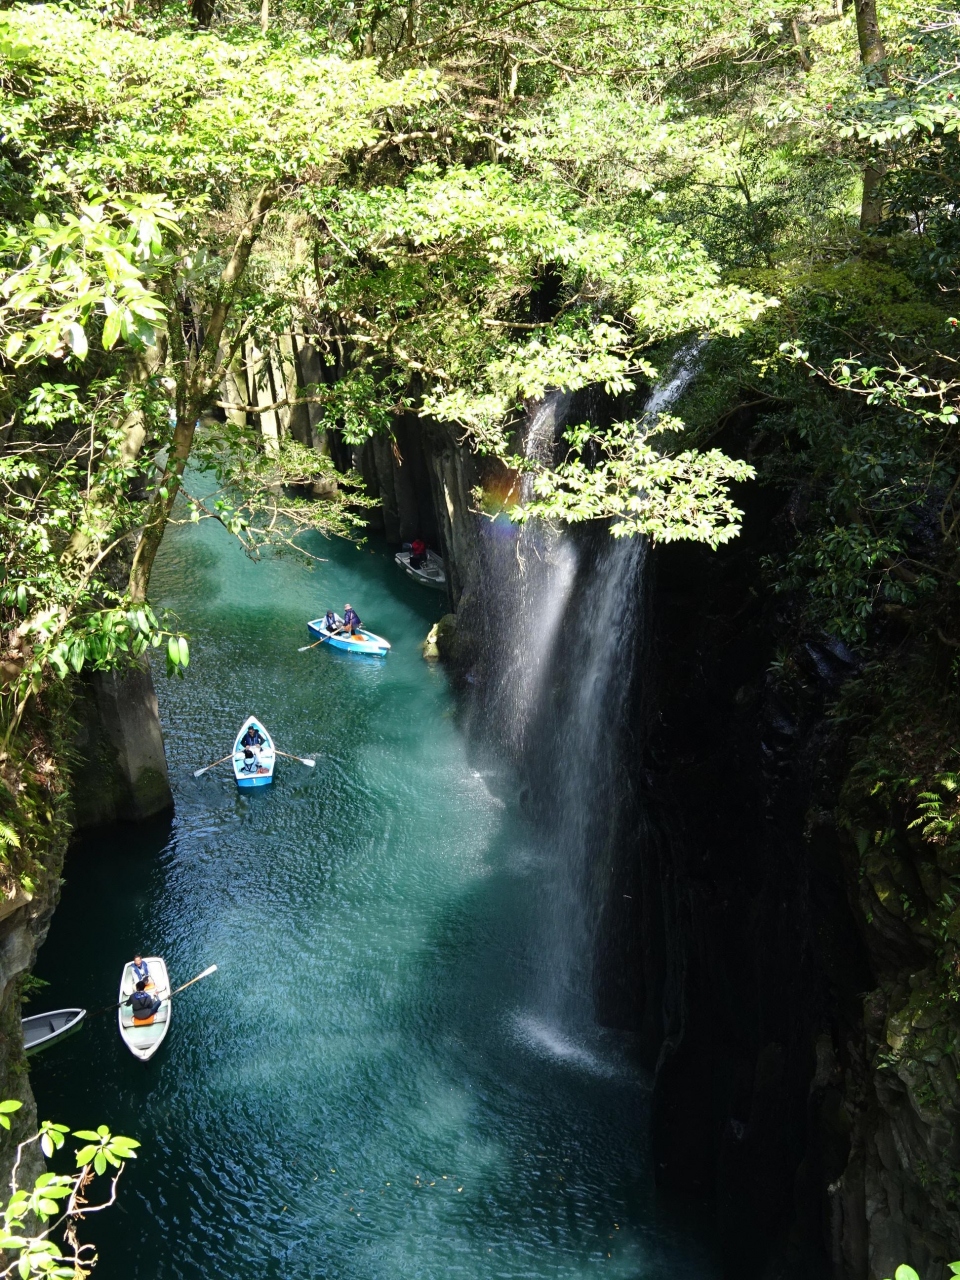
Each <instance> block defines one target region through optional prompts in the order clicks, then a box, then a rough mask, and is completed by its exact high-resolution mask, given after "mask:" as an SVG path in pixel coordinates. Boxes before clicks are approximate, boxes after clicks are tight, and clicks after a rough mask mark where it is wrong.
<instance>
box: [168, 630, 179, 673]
mask: <svg viewBox="0 0 960 1280" xmlns="http://www.w3.org/2000/svg"><path fill="white" fill-rule="evenodd" d="M167 658H168V660H169V662H170V664H171V666H174V667H179V665H180V646H179V644H177V637H176V636H171V637H170V639H169V640H168V641H167Z"/></svg>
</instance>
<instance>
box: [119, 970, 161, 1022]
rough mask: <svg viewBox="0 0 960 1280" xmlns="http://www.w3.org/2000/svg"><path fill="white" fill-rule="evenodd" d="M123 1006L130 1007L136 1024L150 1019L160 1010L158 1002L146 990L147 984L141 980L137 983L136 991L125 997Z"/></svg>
mask: <svg viewBox="0 0 960 1280" xmlns="http://www.w3.org/2000/svg"><path fill="white" fill-rule="evenodd" d="M124 1004H128V1005H130V1007H131V1008H132V1010H133V1016H134V1018H135V1019H136V1020H137V1021H138V1022H139V1021H142V1020H143V1019H144V1018H152V1017H153V1015H154V1014H155V1013H156V1012H157V1010H158V1009H159V1008H160V1001H159V1000H158V999H157V997H156V996H153V995H151V994H150V992H149V991H148V990H147V984H146V982H145V980H144V979H143V978H141V979H140V981H139V982H138V983H137V989H136V991H134V992H133V994H132V995H129V996H127V998H126V1000H125V1001H124Z"/></svg>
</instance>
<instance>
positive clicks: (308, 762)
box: [274, 747, 317, 769]
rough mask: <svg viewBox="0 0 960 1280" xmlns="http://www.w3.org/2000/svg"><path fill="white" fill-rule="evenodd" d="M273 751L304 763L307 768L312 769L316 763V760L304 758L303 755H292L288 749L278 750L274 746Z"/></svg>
mask: <svg viewBox="0 0 960 1280" xmlns="http://www.w3.org/2000/svg"><path fill="white" fill-rule="evenodd" d="M274 751H276V752H277V755H278V756H286V757H287V759H288V760H299V761H300V763H301V764H305V765H306V766H307V768H308V769H312V768H313V766H314V765H315V764H316V763H317V762H316V760H304V758H303V756H292V755H291V754H290V752H289V751H278V750H277V748H276V747H274Z"/></svg>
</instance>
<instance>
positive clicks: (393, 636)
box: [26, 524, 714, 1280]
mask: <svg viewBox="0 0 960 1280" xmlns="http://www.w3.org/2000/svg"><path fill="white" fill-rule="evenodd" d="M311 549H312V550H314V551H315V552H316V553H317V554H319V555H322V556H325V557H326V562H325V563H323V564H320V565H319V566H317V567H316V568H315V569H314V570H311V569H309V568H308V567H307V566H306V565H304V564H303V563H302V562H300V561H298V560H295V559H293V558H289V557H284V558H280V559H275V560H270V561H268V562H265V563H260V564H254V563H252V562H250V561H249V560H247V559H246V558H245V557H244V555H243V554H242V552H241V551H240V549H239V547H238V546H237V545H236V544H234V543H233V542H231V541H230V539H229V538H228V537H227V536H226V535H225V534H224V533H223V531H222V530H220V529H219V528H216V527H214V526H212V525H211V524H204V525H200V526H185V527H181V528H177V529H171V530H170V531H169V532H168V534H167V536H166V538H165V540H164V544H163V547H162V549H161V554H160V557H159V560H158V564H157V569H156V573H155V578H154V592H155V596H156V598H157V601H158V603H160V604H162V605H164V606H166V607H167V608H169V609H171V610H173V611H174V612H175V613H176V614H177V616H178V617H179V619H180V624H181V625H182V627H183V628H184V629H185V630H186V631H187V632H188V633H189V634H190V636H191V653H192V662H191V666H190V669H189V672H188V674H187V676H186V678H185V679H183V680H179V679H176V680H167V679H166V678H165V677H162V676H161V677H160V678H159V679H158V693H159V697H160V705H161V714H162V718H163V723H164V729H165V733H166V741H167V753H168V759H169V764H170V774H171V781H172V785H173V790H174V795H175V799H176V814H175V816H174V818H173V819H172V821H163V822H159V823H155V824H152V825H150V826H147V827H134V826H129V827H117V828H112V829H110V830H106V831H99V832H95V833H90V834H88V835H86V836H84V838H83V839H82V840H80V841H78V842H77V844H76V845H75V846H74V848H73V849H72V850H71V852H70V854H69V857H68V860H67V865H66V870H65V873H64V874H65V879H66V883H65V887H64V890H63V897H62V901H61V904H60V906H59V907H58V909H57V912H56V915H55V917H54V920H53V924H52V927H51V930H50V935H49V938H48V940H47V942H46V944H45V945H44V947H43V948H42V950H41V952H40V958H39V962H38V965H37V970H36V972H37V975H38V976H39V977H42V978H44V979H46V980H47V981H48V982H49V983H50V986H49V987H47V988H45V989H44V990H43V991H42V992H41V993H40V994H39V995H37V996H35V997H34V998H33V1000H32V1002H31V1003H30V1004H29V1005H28V1006H27V1009H26V1012H28V1013H31V1012H39V1011H41V1010H42V1009H43V1008H54V1007H57V1006H60V1005H69V1004H76V1003H82V1004H84V1005H86V1006H87V1008H89V1009H94V1008H97V1007H98V1006H100V1005H102V1004H105V1003H107V1002H108V1001H109V1000H110V999H111V998H112V997H113V995H114V993H115V991H116V988H117V983H118V980H119V973H120V968H121V965H122V963H123V961H124V960H126V959H127V958H129V957H130V956H131V955H132V954H133V953H134V952H135V951H137V950H139V951H141V952H143V954H153V953H160V954H163V955H164V956H165V957H166V960H167V964H168V966H169V968H170V971H171V977H172V979H173V981H174V982H175V983H176V982H182V981H185V980H186V979H187V978H189V977H191V976H192V975H193V974H195V973H197V972H198V971H199V970H200V969H202V968H204V967H205V966H206V965H208V964H210V963H216V964H217V965H219V972H218V973H217V974H216V975H215V976H214V977H212V978H210V979H208V980H207V981H205V982H203V983H200V984H199V985H198V986H196V987H194V988H191V989H190V990H189V991H188V992H185V993H184V995H183V996H182V997H178V998H177V1000H176V1005H175V1010H174V1018H173V1025H172V1028H171V1032H170V1035H169V1036H168V1038H167V1040H166V1042H165V1044H164V1045H163V1047H162V1049H161V1051H160V1053H159V1054H158V1055H157V1057H156V1059H154V1061H152V1062H151V1063H149V1064H148V1065H144V1064H141V1063H139V1062H136V1061H135V1060H134V1059H133V1058H132V1057H131V1055H130V1054H129V1053H128V1052H127V1051H126V1050H125V1049H124V1047H123V1045H122V1044H121V1042H120V1039H119V1037H118V1035H117V1029H116V1023H115V1021H114V1020H113V1018H112V1017H110V1016H107V1017H101V1018H98V1019H95V1020H93V1021H91V1022H90V1023H89V1024H88V1025H87V1026H86V1027H85V1028H84V1030H83V1031H82V1032H81V1033H80V1034H78V1035H76V1036H74V1037H73V1038H72V1039H70V1040H68V1041H65V1042H64V1043H63V1044H61V1045H57V1046H54V1047H53V1048H51V1049H50V1050H48V1051H46V1052H45V1053H43V1054H41V1055H38V1057H36V1058H34V1059H33V1063H32V1068H31V1074H32V1079H33V1085H34V1090H35V1093H36V1095H37V1101H38V1106H39V1110H40V1114H41V1116H43V1117H48V1118H50V1119H52V1120H57V1121H61V1122H63V1123H67V1124H69V1125H70V1126H71V1127H72V1128H77V1127H89V1126H91V1125H93V1126H96V1125H97V1124H101V1123H105V1124H108V1125H109V1126H110V1127H111V1128H112V1129H113V1130H114V1131H115V1132H120V1133H125V1134H128V1135H130V1136H132V1137H135V1138H137V1139H139V1141H140V1142H141V1143H142V1144H143V1146H142V1150H141V1153H140V1158H139V1159H138V1160H137V1161H135V1162H132V1163H131V1164H130V1166H128V1168H127V1170H126V1171H125V1173H124V1176H123V1178H122V1180H121V1184H120V1196H119V1203H118V1205H117V1206H116V1207H115V1208H113V1209H111V1210H109V1211H108V1212H106V1213H103V1214H98V1215H95V1216H94V1217H93V1218H91V1219H89V1220H88V1222H87V1223H86V1224H85V1226H84V1229H83V1236H84V1238H85V1239H89V1240H94V1241H95V1242H96V1243H97V1245H98V1247H99V1252H100V1263H99V1265H98V1267H97V1269H96V1272H95V1275H96V1276H97V1277H98V1280H161V1278H162V1280H174V1278H176V1280H180V1278H183V1280H201V1278H203V1280H208V1278H209V1277H224V1278H229V1280H294V1277H296V1278H297V1280H304V1278H313V1277H316V1278H317V1280H320V1278H321V1277H323V1278H324V1280H412V1278H414V1277H416V1278H418V1280H420V1278H422V1280H494V1278H496V1280H501V1278H502V1280H521V1278H522V1280H582V1278H583V1277H587V1276H594V1275H599V1274H602V1275H605V1276H609V1277H611V1278H612V1280H639V1278H640V1277H644V1278H647V1277H649V1278H650V1280H659V1278H660V1277H663V1278H664V1280H666V1277H674V1276H677V1275H683V1276H684V1277H686V1278H688V1280H697V1278H698V1277H704V1280H708V1277H710V1276H712V1275H713V1274H714V1272H713V1268H712V1266H711V1264H710V1262H709V1260H708V1257H707V1251H706V1249H705V1248H704V1247H703V1246H702V1245H700V1244H698V1243H697V1232H696V1231H695V1230H693V1229H691V1224H690V1223H689V1222H687V1221H679V1220H677V1219H676V1218H675V1217H670V1216H668V1215H666V1214H665V1213H664V1211H663V1210H662V1209H661V1208H659V1207H658V1205H657V1203H656V1200H655V1197H654V1193H653V1190H652V1176H651V1171H650V1169H649V1167H648V1158H647V1156H646V1141H645V1132H644V1131H645V1112H646V1097H647V1095H646V1089H645V1085H644V1082H643V1080H642V1078H641V1077H640V1076H639V1074H638V1073H637V1072H636V1071H635V1069H634V1068H633V1067H632V1066H631V1065H630V1061H629V1058H628V1057H627V1055H626V1054H625V1053H624V1051H623V1048H622V1046H621V1045H620V1044H619V1042H618V1040H617V1038H616V1037H614V1036H613V1035H611V1034H605V1033H603V1032H601V1031H599V1030H596V1029H593V1028H590V1027H584V1026H582V1025H581V1026H576V1025H575V1026H566V1025H563V1024H562V1023H558V1022H557V1021H556V1020H555V1018H554V1016H553V1013H552V1011H551V1009H545V1008H538V1007H537V1002H536V999H535V998H534V996H533V995H532V992H535V990H536V984H533V983H531V975H532V974H534V973H535V972H536V971H537V965H538V959H539V957H538V955H537V954H535V952H537V951H538V950H539V948H540V946H541V942H540V941H539V939H540V937H541V930H540V928H539V925H540V923H541V922H540V914H541V910H542V902H543V896H544V895H543V884H544V877H545V876H546V875H548V873H549V854H550V851H549V849H544V848H541V847H539V846H538V842H537V832H536V831H535V830H532V829H531V828H530V826H529V825H528V823H527V822H526V821H525V820H524V818H523V816H522V815H521V813H520V812H519V810H518V808H517V805H516V803H515V798H514V796H515V790H516V789H515V788H511V785H510V783H509V779H508V777H507V775H506V774H499V775H498V776H492V775H491V774H489V773H488V772H487V770H486V769H485V768H484V767H483V766H480V765H478V764H477V762H476V760H475V759H474V757H473V754H472V753H471V750H470V748H469V745H468V743H467V742H466V740H465V738H464V736H463V734H462V732H461V730H460V728H459V727H458V723H457V718H456V716H455V706H454V700H453V698H452V695H451V693H450V692H449V689H448V686H447V681H446V678H445V675H444V673H443V672H442V671H441V670H439V669H437V668H436V667H434V666H430V665H428V664H427V663H425V662H424V661H423V660H422V658H421V657H420V643H421V641H422V639H423V636H424V635H425V633H426V631H427V629H428V628H429V626H430V625H431V623H432V622H433V621H434V620H435V619H436V618H437V617H438V616H439V614H440V613H441V612H442V611H443V608H444V604H443V601H442V599H441V598H440V597H439V596H437V595H434V594H432V593H428V592H427V591H425V590H424V589H423V588H420V587H418V586H417V585H416V584H414V583H412V582H410V581H409V579H407V578H406V576H405V575H404V574H402V573H401V572H400V571H399V570H398V569H397V568H396V566H395V565H394V563H393V559H392V554H390V553H388V552H387V551H386V549H384V548H382V547H377V546H376V545H375V546H374V547H373V548H372V549H371V548H370V547H368V548H365V549H362V550H359V551H358V550H355V549H354V548H353V547H351V546H349V545H346V544H343V543H327V542H323V541H322V540H321V539H319V538H318V539H317V540H316V543H315V544H314V545H312V547H311ZM345 600H350V601H351V602H352V603H353V604H354V605H355V606H356V607H357V609H358V611H359V613H360V616H361V618H362V619H363V621H364V623H366V624H369V625H370V626H372V627H373V628H374V629H375V630H376V631H377V632H379V633H380V634H383V635H386V636H387V638H388V639H389V640H390V641H391V643H392V644H393V650H392V652H391V653H390V655H389V656H388V657H387V658H386V659H384V660H382V661H381V660H373V659H360V658H356V657H354V656H352V655H348V654H342V653H337V652H333V651H330V650H328V649H327V648H326V647H325V646H324V647H322V648H319V649H315V650H312V651H310V652H308V653H298V652H297V649H298V646H299V645H301V644H305V643H307V639H308V637H307V633H306V626H305V623H306V620H307V618H308V617H315V616H317V615H318V614H319V613H320V612H322V609H323V608H324V607H325V606H326V605H328V604H333V605H335V606H336V607H338V608H339V607H341V606H342V605H343V603H344V601H345ZM248 713H256V714H257V715H259V716H262V717H263V719H264V721H265V722H266V724H267V726H268V727H269V728H270V730H271V731H272V732H273V734H274V736H275V738H276V741H277V744H278V746H279V747H281V748H282V749H283V750H286V751H292V752H296V753H297V754H301V755H302V754H308V753H309V754H311V755H314V754H315V755H316V758H317V767H316V769H313V770H308V769H306V768H304V767H302V766H301V765H298V764H295V763H294V762H293V761H290V760H283V759H281V761H280V763H279V765H278V769H277V775H276V778H275V781H274V784H273V786H271V787H269V788H264V789H263V790H262V791H260V792H255V793H247V794H241V793H239V792H238V790H237V788H236V786H235V785H234V782H233V779H232V777H231V776H230V774H229V772H228V771H227V770H226V768H221V769H218V770H214V771H212V772H211V773H210V774H207V775H205V776H204V777H202V778H199V779H194V778H193V776H192V770H193V769H194V768H196V767H199V766H200V765H202V764H207V763H208V762H209V761H210V760H213V759H216V758H217V757H218V756H220V755H222V754H223V752H224V750H225V749H226V748H227V747H228V746H229V743H230V740H231V739H232V737H233V735H234V734H235V732H236V729H237V726H238V725H239V724H240V723H241V721H242V720H243V718H244V717H245V716H246V715H247V714H248Z"/></svg>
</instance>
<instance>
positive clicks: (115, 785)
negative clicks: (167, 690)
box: [72, 663, 173, 828]
mask: <svg viewBox="0 0 960 1280" xmlns="http://www.w3.org/2000/svg"><path fill="white" fill-rule="evenodd" d="M74 715H75V718H76V721H77V724H78V729H77V736H76V742H75V758H74V765H73V771H72V772H73V807H74V816H75V823H76V826H77V827H81V828H82V827H94V826H103V825H105V824H107V823H111V822H139V821H141V820H143V819H144V818H150V817H152V816H153V815H154V814H157V813H162V812H163V811H164V810H166V809H169V808H171V807H172V805H173V796H172V794H171V791H170V781H169V777H168V774H167V760H166V756H165V754H164V749H163V732H162V730H161V728H160V713H159V709H158V707H157V695H156V692H155V690H154V687H153V678H152V676H151V674H150V667H149V665H147V664H146V663H143V664H142V665H140V666H136V667H133V668H132V669H131V670H129V671H127V672H125V673H121V674H118V673H116V672H106V673H102V672H97V673H95V674H94V675H92V676H91V677H90V678H89V679H87V680H84V681H82V682H78V689H77V698H76V703H75V708H74Z"/></svg>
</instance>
